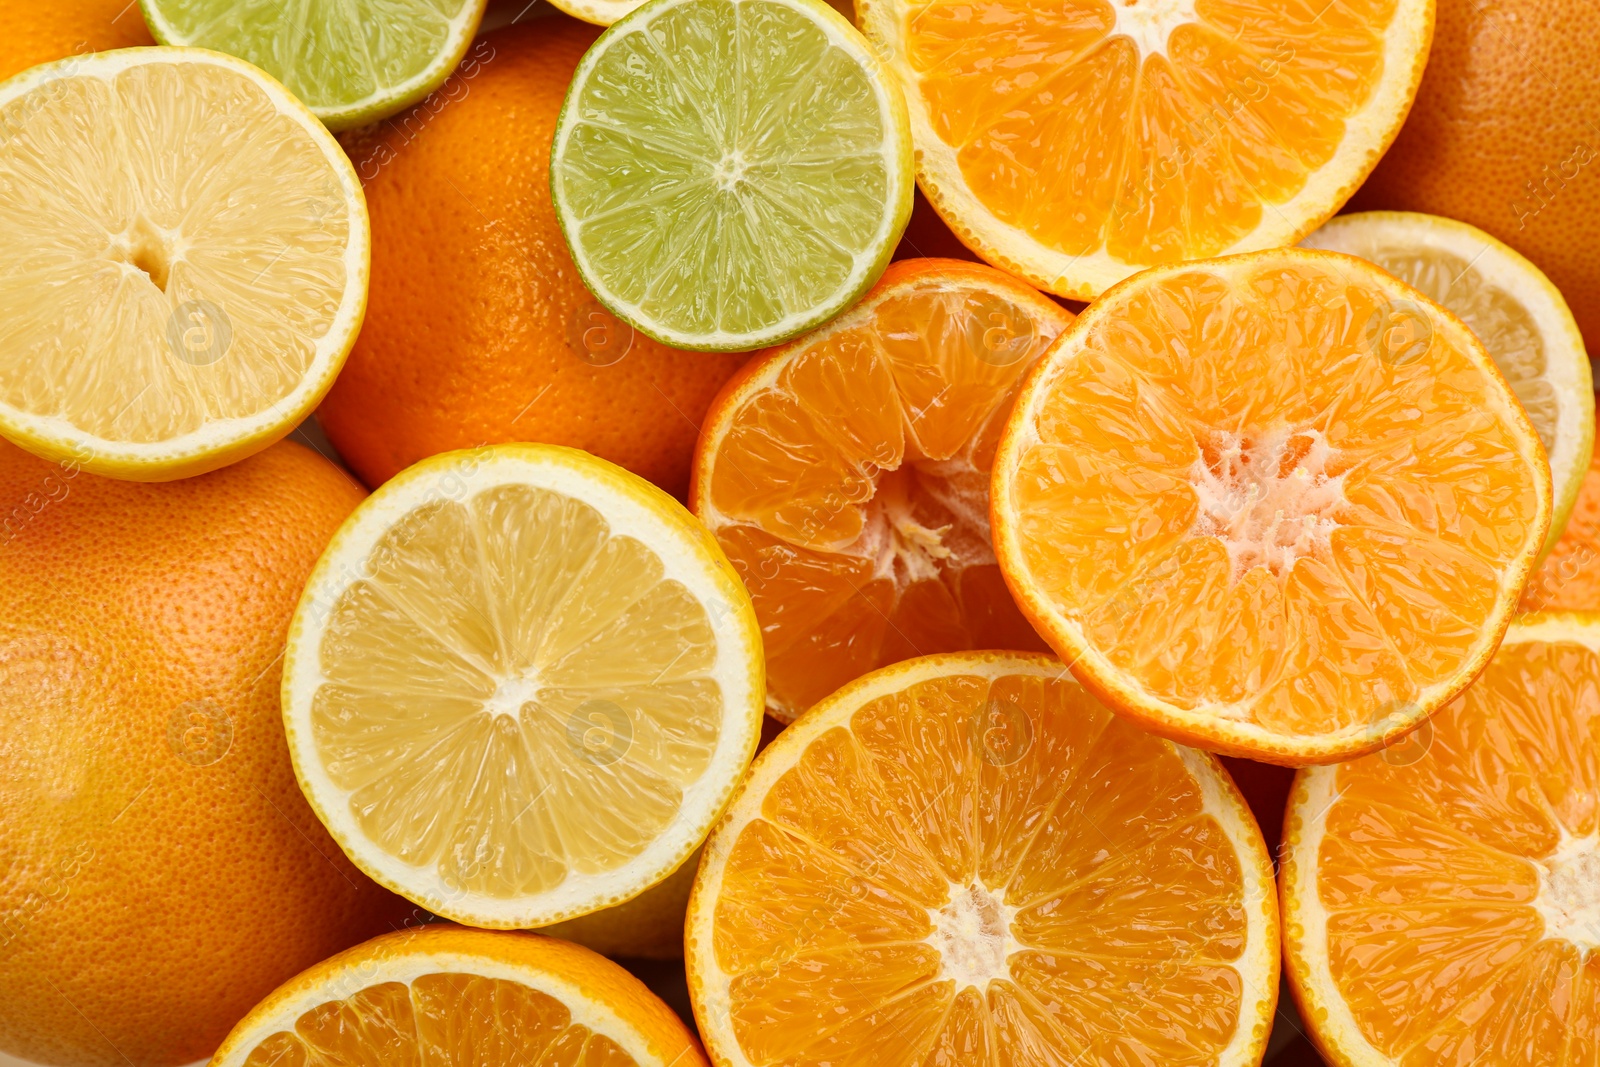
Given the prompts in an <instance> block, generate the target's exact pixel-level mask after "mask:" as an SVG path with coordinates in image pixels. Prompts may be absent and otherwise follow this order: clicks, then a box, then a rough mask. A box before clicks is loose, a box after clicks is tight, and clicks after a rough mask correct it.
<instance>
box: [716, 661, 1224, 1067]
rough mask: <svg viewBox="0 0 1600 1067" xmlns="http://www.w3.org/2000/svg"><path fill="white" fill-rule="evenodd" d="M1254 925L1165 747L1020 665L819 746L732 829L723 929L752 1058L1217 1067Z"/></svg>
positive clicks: (909, 696) (720, 958) (872, 718)
mask: <svg viewBox="0 0 1600 1067" xmlns="http://www.w3.org/2000/svg"><path fill="white" fill-rule="evenodd" d="M1019 728H1020V729H1019ZM997 731H998V733H997ZM1247 938H1248V931H1247V918H1246V913H1245V909H1244V904H1243V875H1242V872H1241V868H1240V864H1239V860H1238V856H1237V854H1236V852H1235V850H1234V848H1233V846H1232V844H1231V842H1230V841H1229V840H1228V838H1227V836H1226V835H1225V832H1224V830H1223V828H1222V826H1221V824H1220V823H1219V822H1218V821H1217V820H1216V818H1215V817H1213V816H1212V815H1210V814H1208V813H1206V811H1205V810H1204V806H1203V801H1202V797H1201V794H1200V790H1199V787H1198V785H1197V783H1196V782H1195V781H1194V779H1193V778H1192V777H1191V775H1190V774H1189V772H1188V770H1187V769H1186V768H1185V766H1184V764H1183V762H1182V760H1181V759H1180V757H1179V756H1178V755H1177V753H1176V752H1175V751H1174V750H1173V748H1172V746H1170V745H1169V744H1167V743H1166V742H1163V741H1160V740H1157V739H1155V738H1153V737H1151V736H1149V735H1147V734H1144V733H1143V732H1141V731H1139V730H1138V729H1136V728H1134V727H1132V726H1130V725H1128V724H1126V723H1125V722H1123V721H1121V720H1119V719H1116V718H1115V717H1113V716H1112V715H1111V714H1110V713H1108V712H1107V711H1106V710H1105V709H1104V708H1102V707H1101V706H1100V705H1099V704H1097V703H1095V702H1094V701H1093V700H1092V699H1091V698H1089V697H1088V696H1086V695H1085V694H1084V692H1083V691H1082V690H1081V689H1080V688H1078V686H1077V685H1076V684H1074V683H1072V682H1070V681H1054V680H1048V679H1041V678H1033V677H1019V676H1002V677H1000V678H997V679H994V680H993V681H990V680H987V679H984V678H979V677H966V676H954V677H945V678H936V679H931V680H927V681H922V682H917V683H915V684H912V685H911V686H909V687H908V688H906V689H905V690H903V691H900V692H897V693H893V694H891V695H889V696H886V697H883V698H880V699H878V700H875V701H872V702H869V703H867V704H865V705H864V706H863V707H862V708H861V709H860V710H858V711H857V712H856V713H855V714H854V715H853V716H852V718H851V719H850V722H849V726H848V728H845V727H835V728H833V729H831V730H828V731H827V732H825V733H823V734H821V735H820V736H819V737H817V738H816V739H815V740H813V741H812V742H811V743H810V744H809V745H808V746H807V748H806V749H805V751H804V753H803V754H802V755H801V756H800V757H799V758H798V760H797V761H796V763H795V765H794V766H793V767H792V768H791V769H790V770H788V771H787V772H786V773H785V774H784V775H783V776H782V777H781V778H780V779H778V781H777V782H776V783H775V784H774V785H773V787H772V789H771V790H770V791H769V792H768V794H767V795H766V797H765V799H764V801H763V803H762V807H761V813H760V816H759V817H758V818H756V819H755V820H754V821H752V822H750V823H749V824H748V825H746V826H745V827H744V828H743V829H742V830H741V831H740V832H739V835H738V837H737V839H736V840H735V842H734V844H733V846H732V849H731V851H730V853H729V856H728V859H727V861H726V866H725V868H724V873H723V880H722V884H721V889H720V893H719V896H718V898H717V902H716V905H715V913H714V927H713V948H714V951H715V953H716V961H717V964H718V966H719V967H720V968H721V970H722V971H723V972H724V973H726V974H727V975H728V976H729V978H730V986H729V999H730V1011H729V1017H730V1023H731V1026H732V1030H733V1033H734V1035H735V1036H736V1038H737V1039H738V1041H739V1044H740V1047H741V1048H742V1050H743V1052H744V1054H745V1056H746V1057H748V1059H749V1061H750V1062H751V1063H752V1064H756V1065H761V1067H765V1065H768V1064H784V1065H796V1067H798V1065H801V1064H807V1065H814V1064H820V1063H827V1064H836V1065H839V1067H853V1065H861V1067H868V1065H870V1067H910V1065H921V1067H946V1065H951V1064H958V1063H959V1064H985V1065H989V1067H1002V1065H1017V1067H1023V1065H1028V1067H1032V1065H1040V1067H1044V1065H1046V1064H1059V1063H1074V1062H1081V1063H1163V1064H1210V1063H1215V1062H1217V1057H1218V1053H1219V1051H1220V1050H1221V1049H1223V1048H1225V1047H1226V1046H1227V1045H1228V1043H1229V1041H1230V1040H1231V1039H1232V1037H1233V1034H1234V1031H1235V1029H1236V1028H1237V1026H1238V1024H1239V1004H1240V998H1241V994H1242V990H1243V981H1244V980H1243V977H1242V975H1241V973H1240V971H1239V969H1238V968H1237V966H1236V964H1237V962H1238V961H1239V960H1240V958H1241V957H1242V955H1243V952H1244V949H1245V945H1246V941H1247ZM1080 1057H1081V1058H1080Z"/></svg>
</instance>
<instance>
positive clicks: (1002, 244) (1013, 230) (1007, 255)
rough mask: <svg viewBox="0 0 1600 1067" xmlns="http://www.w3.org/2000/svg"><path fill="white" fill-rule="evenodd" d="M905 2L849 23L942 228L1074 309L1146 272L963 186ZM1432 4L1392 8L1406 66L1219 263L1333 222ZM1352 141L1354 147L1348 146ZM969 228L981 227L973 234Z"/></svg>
mask: <svg viewBox="0 0 1600 1067" xmlns="http://www.w3.org/2000/svg"><path fill="white" fill-rule="evenodd" d="M903 4H904V0H860V3H859V4H858V7H857V21H858V22H859V23H860V24H861V28H862V31H863V32H864V33H865V34H866V35H867V37H868V39H869V40H871V41H872V43H873V45H874V47H876V48H877V49H878V51H879V53H880V54H881V55H883V56H885V57H886V62H887V63H888V64H889V65H890V67H891V68H892V69H893V71H894V73H895V75H896V77H897V78H898V79H899V80H900V83H901V87H902V89H903V90H904V93H905V97H906V101H907V106H908V108H909V110H910V113H911V128H912V139H913V141H914V142H915V144H916V160H917V184H918V185H919V186H921V188H922V192H923V195H924V196H926V197H927V198H928V203H929V204H931V205H932V206H933V209H934V210H935V211H936V212H938V214H939V217H940V218H941V219H943V220H944V223H945V225H946V226H948V227H949V228H950V230H951V231H952V232H953V233H954V234H955V235H956V236H957V237H958V238H960V240H961V242H962V243H963V244H965V245H966V246H967V247H968V248H971V249H972V250H973V251H975V252H977V253H978V254H979V255H980V256H982V257H983V258H984V259H985V260H986V261H988V262H990V263H992V264H994V265H995V266H997V267H1000V268H1001V269H1003V270H1007V271H1010V272H1011V273H1012V274H1015V275H1017V276H1018V277H1019V278H1023V279H1025V280H1027V281H1028V282H1029V283H1030V284H1032V285H1035V286H1037V287H1038V288H1040V289H1043V290H1045V291H1047V292H1051V293H1055V294H1056V295H1057V296H1064V297H1068V298H1070V299H1073V300H1094V299H1095V298H1097V297H1098V296H1099V295H1100V294H1101V293H1103V292H1104V291H1105V290H1106V289H1108V288H1109V287H1111V286H1112V285H1115V284H1116V283H1118V282H1120V281H1122V280H1123V279H1125V278H1127V277H1129V276H1130V275H1133V274H1136V273H1138V272H1139V271H1142V270H1145V269H1147V268H1149V267H1151V266H1154V264H1149V263H1144V264H1137V263H1124V262H1122V261H1121V260H1118V259H1116V258H1115V257H1113V256H1111V255H1110V254H1109V253H1107V252H1106V251H1105V249H1104V248H1100V249H1096V250H1095V251H1094V252H1092V253H1088V254H1085V255H1081V256H1073V255H1068V254H1066V253H1063V252H1060V251H1057V250H1055V249H1052V248H1049V247H1048V246H1046V245H1044V244H1042V243H1041V242H1039V241H1037V240H1036V239H1034V238H1033V237H1030V236H1029V235H1027V234H1026V233H1024V232H1023V231H1022V230H1020V229H1019V228H1017V227H1014V226H1012V225H1010V224H1009V223H1006V222H1003V221H1001V220H1000V219H999V218H997V217H995V215H994V213H993V212H992V211H990V210H989V209H988V208H987V207H985V206H984V205H983V204H982V203H981V202H980V201H979V200H978V198H977V197H976V196H974V195H973V194H972V193H971V192H970V191H969V190H968V189H967V186H966V181H965V179H964V178H963V177H962V175H961V169H960V165H959V163H957V161H956V149H955V148H954V147H952V146H950V145H948V144H945V143H944V142H943V141H942V140H940V139H939V137H938V136H937V135H936V134H935V133H934V132H933V123H932V120H931V119H930V117H929V115H928V110H927V107H926V105H925V104H923V102H922V100H921V94H920V93H919V92H918V91H917V88H916V75H915V73H914V72H913V71H912V70H911V68H910V65H909V63H908V62H907V61H906V59H905V54H906V49H905V45H904V42H903V40H902V30H901V24H900V19H901V15H900V13H899V11H898V10H897V5H903ZM1434 12H1435V0H1400V2H1399V3H1398V4H1397V5H1396V12H1395V17H1394V19H1393V21H1391V22H1390V24H1389V27H1388V29H1387V31H1386V39H1387V44H1388V48H1389V51H1388V54H1389V55H1390V56H1394V55H1404V54H1407V53H1408V52H1409V53H1410V55H1411V56H1412V57H1413V58H1412V61H1411V62H1410V64H1407V65H1402V64H1394V63H1390V64H1386V67H1385V71H1384V74H1383V77H1382V80H1381V81H1380V83H1379V85H1378V87H1377V89H1376V90H1375V91H1374V92H1373V94H1372V96H1371V97H1370V98H1369V99H1368V101H1367V103H1366V105H1365V106H1364V107H1363V108H1362V109H1361V111H1359V112H1357V113H1356V114H1355V115H1352V116H1351V117H1350V118H1349V119H1346V120H1345V122H1346V125H1347V129H1350V130H1359V134H1350V133H1347V135H1346V136H1347V140H1346V141H1345V142H1343V143H1341V145H1340V151H1339V154H1338V155H1337V156H1336V157H1335V158H1336V160H1339V161H1340V163H1341V165H1340V167H1339V169H1338V170H1337V171H1330V170H1329V166H1330V165H1329V164H1324V165H1323V167H1321V168H1319V169H1318V170H1316V171H1314V172H1313V173H1312V174H1310V175H1308V177H1307V181H1306V184H1305V185H1304V186H1303V187H1302V188H1301V190H1300V192H1299V193H1297V194H1296V195H1295V196H1294V197H1292V198H1291V199H1289V200H1288V201H1286V202H1284V203H1281V204H1271V205H1263V210H1262V213H1261V222H1260V224H1259V225H1258V226H1257V227H1256V229H1255V230H1253V231H1252V232H1251V233H1249V234H1246V235H1245V236H1243V237H1241V238H1239V240H1237V241H1235V242H1234V243H1233V244H1232V245H1231V246H1229V247H1228V248H1227V249H1226V250H1224V252H1222V253H1221V254H1223V255H1228V254H1234V253H1242V252H1250V251H1255V250H1259V249H1267V248H1273V247H1277V246H1281V245H1292V244H1294V243H1295V242H1297V241H1299V240H1300V239H1301V238H1303V237H1305V236H1306V235H1307V234H1309V233H1310V232H1311V231H1313V230H1315V229H1316V228H1317V227H1318V226H1320V225H1322V223H1323V222H1325V221H1327V219H1328V218H1330V217H1331V216H1333V215H1334V213H1335V212H1337V211H1338V210H1339V208H1340V207H1342V206H1343V205H1344V202H1345V201H1346V200H1348V199H1349V198H1350V197H1351V196H1352V195H1354V194H1355V191H1356V190H1357V189H1358V188H1360V186H1361V183H1362V182H1363V181H1365V180H1366V177H1367V175H1368V174H1370V173H1372V170H1373V168H1374V167H1376V166H1377V165H1378V160H1379V159H1381V158H1382V157H1383V154H1384V152H1385V151H1387V150H1388V147H1389V145H1390V144H1392V143H1393V142H1394V139H1395V137H1397V136H1398V135H1399V133H1400V127H1401V126H1402V125H1403V124H1404V123H1405V119H1406V116H1407V115H1408V114H1409V113H1410V111H1411V103H1412V101H1413V100H1414V99H1415V97H1416V92H1417V87H1418V86H1419V85H1420V84H1421V83H1422V72H1423V68H1424V67H1425V66H1426V64H1427V60H1428V50H1429V47H1430V46H1431V44H1432V41H1433V28H1434ZM1352 136H1355V137H1356V138H1357V139H1356V140H1354V141H1351V140H1349V138H1350V137H1352ZM972 220H979V224H976V225H975V224H974V222H973V221H972Z"/></svg>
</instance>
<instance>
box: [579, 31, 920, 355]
mask: <svg viewBox="0 0 1600 1067" xmlns="http://www.w3.org/2000/svg"><path fill="white" fill-rule="evenodd" d="M913 187H914V186H913V175H912V149H911V129H910V122H909V120H908V117H907V113H906V106H905V100H904V98H903V97H902V96H901V95H900V89H899V86H898V85H897V84H896V82H895V81H894V77H893V75H892V74H891V73H890V72H889V71H888V69H887V68H886V67H884V66H883V64H882V63H881V62H880V61H879V60H878V58H877V57H876V56H875V55H874V54H873V53H872V51H871V48H870V47H869V46H868V44H867V43H866V40H865V39H864V38H863V37H862V36H861V35H860V34H859V33H857V32H856V30H855V28H854V27H853V26H851V25H850V24H849V23H848V22H847V21H845V19H844V18H843V17H841V16H840V15H839V14H838V12H836V11H834V10H833V9H832V8H830V7H828V6H827V5H826V4H823V3H821V2H819V0H650V2H649V3H646V4H644V5H642V6H641V7H639V8H637V9H636V10H634V11H633V12H631V13H630V14H628V15H627V16H625V17H623V18H622V19H620V20H618V21H617V23H616V24H615V25H613V26H612V27H611V28H610V29H608V30H607V31H606V32H605V33H604V34H602V35H601V36H600V38H599V40H597V41H596V42H595V43H594V46H593V47H591V48H590V49H589V51H588V53H587V54H585V55H584V57H583V60H582V62H580V63H579V65H578V69H577V72H576V74H575V75H574V77H573V80H572V85H571V86H570V87H569V88H568V90H567V97H566V100H565V102H564V103H563V104H562V108H561V115H560V118H559V119H558V121H557V124H556V133H555V139H554V143H553V145H552V148H551V159H550V191H551V195H552V197H553V198H554V200H555V206H556V217H557V218H558V219H559V220H560V224H561V230H562V233H563V234H564V235H565V237H566V240H567V245H568V248H569V249H570V250H571V252H572V258H573V261H574V263H575V264H576V265H577V269H578V273H579V275H580V276H581V277H582V279H583V281H584V284H585V285H587V286H588V287H589V289H590V291H591V292H593V293H594V295H595V297H596V298H597V299H598V300H599V301H600V302H601V303H602V304H604V305H605V306H606V307H607V308H609V309H610V310H611V311H612V313H613V314H615V315H616V316H617V317H618V318H620V319H622V320H623V321H625V322H627V323H629V324H630V325H632V326H633V327H634V328H635V329H637V330H639V331H640V332H642V333H644V334H647V335H649V336H650V337H653V338H655V339H656V340H658V341H661V342H663V343H665V344H669V345H673V346H675V347H678V348H689V349H699V350H702V351H739V350H745V349H752V348H760V347H763V346H766V345H772V344H777V343H778V342H780V341H784V340H787V339H789V338H791V337H794V336H796V335H798V334H801V333H804V332H806V331H807V330H810V329H813V328H814V327H816V326H819V325H821V324H822V323H824V322H826V321H827V320H828V319H830V318H832V317H833V316H835V315H837V314H838V313H839V312H841V311H843V310H844V309H845V308H847V307H849V306H850V305H851V304H852V303H854V302H855V301H856V300H857V299H858V298H859V297H860V296H861V294H862V293H864V292H866V290H867V289H869V288H870V287H871V286H872V284H873V282H875V281H876V280H877V279H878V276H879V275H880V274H882V273H883V270H884V268H885V267H887V266H888V264H889V259H890V257H891V256H892V255H893V253H894V248H895V244H896V243H897V242H898V241H899V238H900V234H901V232H902V231H903V230H904V229H905V225H906V222H907V221H908V219H909V218H910V215H911V198H912V190H913Z"/></svg>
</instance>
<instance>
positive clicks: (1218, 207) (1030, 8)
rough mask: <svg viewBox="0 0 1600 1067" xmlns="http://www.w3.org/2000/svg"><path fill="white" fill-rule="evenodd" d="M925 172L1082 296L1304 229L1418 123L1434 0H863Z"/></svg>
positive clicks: (1018, 253)
mask: <svg viewBox="0 0 1600 1067" xmlns="http://www.w3.org/2000/svg"><path fill="white" fill-rule="evenodd" d="M861 22H862V25H863V27H864V28H865V29H866V32H867V34H868V36H869V37H871V38H872V39H873V41H874V42H875V43H876V44H878V46H879V47H880V49H881V50H882V51H883V52H884V53H885V54H886V55H887V56H888V57H889V61H890V66H891V67H892V69H893V70H894V71H895V73H896V74H897V75H898V76H899V78H900V81H901V84H902V85H903V86H904V88H905V91H906V97H907V103H908V105H909V108H910V113H911V122H912V133H913V137H914V139H915V142H916V146H917V165H918V170H917V174H918V179H919V181H920V182H921V184H922V187H923V189H924V190H925V191H926V192H927V194H928V199H929V200H930V201H931V202H932V203H933V204H934V206H935V207H936V208H938V210H939V213H940V214H941V215H942V216H944V218H945V219H946V220H947V221H948V222H949V224H950V226H951V228H952V229H953V230H955V231H956V233H957V234H958V235H959V236H960V237H961V238H962V240H964V241H966V242H967V243H968V244H969V245H970V246H972V248H973V249H974V250H976V251H977V252H978V253H980V254H981V255H982V256H983V257H984V258H985V259H988V260H989V261H990V262H992V263H995V264H996V265H998V266H1003V267H1005V268H1007V269H1008V270H1012V271H1014V272H1016V273H1017V274H1019V275H1021V276H1022V277H1024V278H1027V279H1029V280H1030V281H1032V282H1033V283H1034V284H1035V285H1038V286H1040V287H1041V288H1045V289H1049V290H1051V291H1052V292H1056V293H1060V294H1061V295H1063V296H1071V297H1075V298H1078V299H1090V298H1093V297H1095V296H1097V295H1099V293H1100V292H1101V291H1103V290H1104V289H1105V288H1106V287H1107V286H1109V285H1112V284H1114V283H1115V282H1117V281H1120V280H1121V279H1122V278H1125V277H1127V276H1128V275H1130V274H1133V273H1136V272H1137V271H1139V270H1142V269H1144V268H1146V267H1150V266H1156V265H1160V264H1166V263H1175V262H1179V261H1182V260H1188V259H1200V258H1204V257H1208V256H1216V255H1221V254H1223V253H1226V252H1240V251H1249V250H1252V249H1259V248H1269V247H1273V246H1276V245H1281V244H1288V243H1292V242H1294V241H1296V240H1298V239H1299V238H1300V237H1303V236H1304V235H1305V234H1306V233H1307V232H1309V231H1310V230H1312V229H1313V228H1315V226H1316V225H1317V223H1318V222H1320V221H1321V220H1322V219H1324V218H1326V217H1327V216H1328V215H1330V214H1332V213H1333V212H1334V211H1335V210H1337V209H1338V207H1339V205H1340V204H1342V203H1343V202H1344V200H1345V198H1347V197H1348V196H1349V195H1350V194H1351V193H1352V192H1353V191H1354V190H1355V188H1356V186H1358V185H1359V184H1360V182H1361V179H1362V178H1364V177H1365V176H1366V174H1367V173H1368V172H1369V171H1370V170H1371V169H1372V167H1373V166H1374V165H1375V164H1376V163H1377V160H1378V157H1379V156H1380V155H1382V153H1383V150H1384V148H1386V147H1387V146H1388V144H1389V142H1390V140H1392V139H1393V137H1394V136H1395V133H1396V132H1397V131H1398V129H1399V126H1400V123H1401V120H1402V119H1403V118H1404V116H1405V112H1406V109H1407V108H1408V107H1409V106H1410V103H1411V97H1412V95H1413V93H1414V92H1415V91H1416V86H1417V84H1418V82H1419V80H1420V79H1421V76H1422V67H1423V62H1424V60H1425V59H1426V58H1427V52H1428V41H1429V37H1430V35H1431V32H1432V26H1433V4H1432V3H1431V2H1430V0H1362V2H1356V3H1348V4H1308V3H1293V4H1288V5H1283V4H1265V3H1260V2H1258V0H1154V2H1140V3H1138V4H1133V3H1108V2H1106V0H1069V2H1067V3H1065V4H1056V5H1049V6H1040V5H1037V4H1033V3H1028V2H1025V0H988V2H986V3H983V4H979V5H969V4H958V3H950V2H947V0H865V2H863V3H862V4H861Z"/></svg>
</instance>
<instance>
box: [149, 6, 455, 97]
mask: <svg viewBox="0 0 1600 1067" xmlns="http://www.w3.org/2000/svg"><path fill="white" fill-rule="evenodd" d="M155 6H156V7H157V9H158V10H160V11H161V13H162V14H163V15H164V16H165V17H166V18H167V19H168V20H169V21H170V22H171V23H172V26H173V29H174V30H175V31H176V33H177V39H178V40H181V41H182V42H183V43H185V44H191V45H199V46H202V47H205V48H214V49H216V50H218V51H221V52H227V53H228V54H229V55H235V56H238V57H239V58H240V59H245V60H248V61H250V62H251V63H254V64H255V65H256V66H258V67H260V68H261V69H262V70H265V71H267V72H269V73H271V74H272V75H274V76H275V77H277V78H278V80H279V81H281V82H283V84H284V86H285V87H286V88H287V89H288V90H289V91H290V92H291V93H294V95H295V96H297V97H299V98H300V99H301V100H303V101H305V103H306V105H307V106H308V107H312V108H347V107H352V106H357V105H359V104H361V103H362V102H363V101H365V100H367V99H368V98H370V97H375V96H380V95H381V94H383V92H384V91H385V90H387V89H390V88H393V87H395V86H398V85H401V84H403V83H404V82H406V81H407V80H409V79H411V78H415V77H417V76H418V75H420V74H422V73H424V72H426V71H427V70H428V69H429V68H431V67H432V66H434V65H435V64H436V63H438V62H439V60H440V57H441V56H442V55H443V54H444V53H445V52H446V49H447V48H448V46H449V42H450V39H451V37H452V36H453V35H454V33H455V32H456V23H458V22H459V21H460V19H461V18H462V16H463V14H464V13H466V11H467V9H468V7H469V3H468V0H403V2H402V3H399V4H395V3H393V2H385V0H340V2H339V3H321V2H318V3H309V4H284V3H281V2H278V0H253V2H247V3H236V2H234V0H182V2H173V0H156V5H155Z"/></svg>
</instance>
